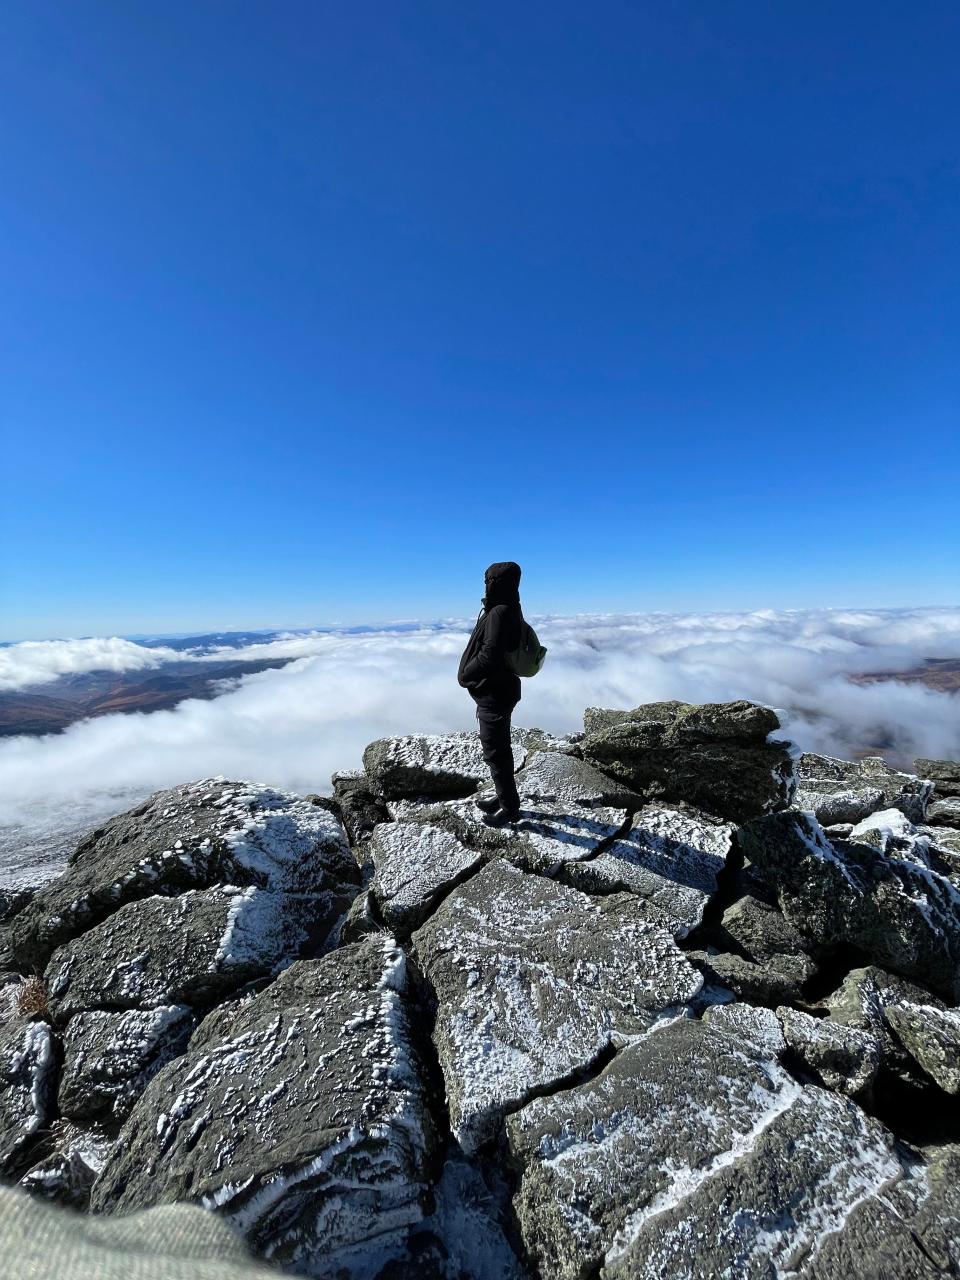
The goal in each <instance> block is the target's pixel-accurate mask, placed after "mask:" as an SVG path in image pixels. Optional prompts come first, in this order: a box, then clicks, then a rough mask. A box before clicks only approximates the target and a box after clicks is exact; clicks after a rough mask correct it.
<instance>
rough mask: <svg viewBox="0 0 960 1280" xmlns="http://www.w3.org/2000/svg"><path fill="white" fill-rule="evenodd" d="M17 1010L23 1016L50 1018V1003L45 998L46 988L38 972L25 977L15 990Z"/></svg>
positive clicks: (47, 1019)
mask: <svg viewBox="0 0 960 1280" xmlns="http://www.w3.org/2000/svg"><path fill="white" fill-rule="evenodd" d="M16 1001H17V1012H18V1013H19V1014H21V1016H22V1017H24V1018H44V1019H45V1020H46V1021H49V1020H50V1003H49V1001H48V999H47V988H46V987H45V986H44V985H43V979H42V978H41V977H40V976H39V975H38V974H32V975H31V976H30V977H29V978H25V979H24V982H23V986H22V987H21V988H20V990H19V991H18V992H17V995H16Z"/></svg>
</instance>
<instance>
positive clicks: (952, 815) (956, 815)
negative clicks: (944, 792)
mask: <svg viewBox="0 0 960 1280" xmlns="http://www.w3.org/2000/svg"><path fill="white" fill-rule="evenodd" d="M927 821H928V822H929V823H930V824H931V826H934V827H941V826H942V827H960V796H947V797H946V799H944V800H934V802H933V804H932V805H930V807H929V808H928V809H927Z"/></svg>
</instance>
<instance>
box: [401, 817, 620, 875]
mask: <svg viewBox="0 0 960 1280" xmlns="http://www.w3.org/2000/svg"><path fill="white" fill-rule="evenodd" d="M388 807H389V809H390V813H391V816H392V817H393V818H394V819H396V820H397V821H400V822H404V823H416V822H420V823H428V824H430V825H432V826H435V827H439V828H440V829H442V830H444V831H449V832H450V833H451V834H453V835H455V836H456V837H457V839H458V840H459V841H460V842H461V843H462V844H464V845H466V846H467V847H468V848H470V849H475V850H477V851H479V852H481V853H483V854H484V856H485V857H486V858H506V859H508V860H509V861H510V862H512V863H513V864H514V865H515V866H518V867H521V868H522V869H523V870H526V871H534V872H537V873H538V874H540V875H549V876H552V875H556V874H557V872H558V871H559V870H560V869H561V867H564V866H566V865H567V864H569V863H571V862H579V861H581V860H582V859H585V858H590V857H592V856H593V855H594V854H595V853H596V851H597V849H598V847H599V846H600V845H601V844H603V843H604V842H609V841H611V840H612V839H613V837H614V836H616V835H617V834H619V832H620V831H621V829H622V828H623V826H624V825H625V823H626V821H627V812H626V810H625V809H609V808H606V807H600V806H595V807H581V806H580V805H577V804H561V803H558V802H556V801H552V800H537V801H530V800H524V799H521V805H520V817H519V819H518V820H517V821H516V822H513V823H511V824H510V825H509V826H507V827H502V828H498V827H488V826H487V825H486V824H485V823H484V821H483V815H482V813H481V811H480V810H479V809H478V808H477V807H476V805H475V804H474V803H473V801H472V800H446V801H442V802H440V803H437V802H435V801H417V800H394V801H391V802H390V804H389V806H388Z"/></svg>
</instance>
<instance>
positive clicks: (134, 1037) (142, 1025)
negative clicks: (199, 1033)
mask: <svg viewBox="0 0 960 1280" xmlns="http://www.w3.org/2000/svg"><path fill="white" fill-rule="evenodd" d="M194 1021H195V1020H194V1017H193V1015H192V1013H191V1011H190V1010H189V1009H188V1008H187V1007H186V1006H185V1005H166V1006H161V1007H160V1008H158V1009H149V1010H144V1011H141V1010H139V1009H128V1010H126V1011H125V1012H123V1013H107V1012H102V1011H99V1010H96V1011H93V1012H89V1013H77V1014H75V1015H74V1016H73V1017H72V1018H71V1019H70V1021H69V1023H68V1024H67V1027H66V1030H65V1031H64V1033H63V1069H62V1072H61V1075H60V1092H59V1098H58V1100H59V1106H60V1113H61V1115H64V1116H68V1117H69V1118H70V1119H71V1120H76V1121H82V1122H86V1123H88V1124H89V1123H90V1122H91V1121H102V1122H104V1123H108V1124H121V1123H122V1122H123V1121H124V1120H125V1119H126V1117H127V1115H128V1114H129V1112H130V1109H131V1108H132V1106H133V1104H134V1103H135V1102H136V1100H137V1099H138V1098H139V1097H140V1095H141V1093H143V1091H144V1089H145V1088H146V1086H147V1085H148V1084H149V1082H150V1081H151V1080H152V1079H153V1077H154V1076H155V1075H156V1074H157V1072H158V1071H159V1070H160V1068H161V1067H163V1066H165V1065H166V1064H167V1063H168V1062H169V1061H171V1059H173V1058H175V1057H177V1056H178V1055H179V1054H181V1053H182V1052H183V1050H184V1049H185V1048H186V1044H187V1040H188V1039H189V1038H190V1033H191V1031H192V1030H193V1027H194Z"/></svg>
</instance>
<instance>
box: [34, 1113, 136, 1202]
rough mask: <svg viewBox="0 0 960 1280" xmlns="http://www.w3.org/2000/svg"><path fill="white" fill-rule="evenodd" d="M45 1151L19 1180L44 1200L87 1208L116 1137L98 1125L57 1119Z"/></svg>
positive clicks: (46, 1140)
mask: <svg viewBox="0 0 960 1280" xmlns="http://www.w3.org/2000/svg"><path fill="white" fill-rule="evenodd" d="M43 1145H44V1148H45V1150H44V1154H43V1156H42V1157H41V1158H40V1159H39V1160H38V1161H37V1163H36V1164H34V1165H32V1166H31V1168H30V1169H28V1170H27V1172H26V1173H25V1174H24V1175H23V1177H22V1178H21V1179H20V1181H19V1183H18V1184H17V1185H18V1186H19V1187H21V1188H22V1189H23V1190H24V1191H28V1192H29V1193H30V1194H31V1195H32V1196H36V1197H37V1198H38V1199H41V1200H51V1201H53V1202H54V1203H56V1204H63V1205H69V1206H70V1207H71V1208H74V1209H86V1208H87V1205H88V1204H89V1201H90V1189H91V1187H92V1186H93V1184H94V1182H95V1180H96V1178H97V1175H98V1174H99V1172H100V1170H101V1169H102V1168H103V1166H104V1163H105V1161H106V1158H107V1154H108V1152H109V1151H110V1148H111V1147H112V1146H113V1139H112V1138H110V1137H108V1136H107V1135H106V1134H105V1133H104V1132H102V1131H100V1130H96V1129H93V1130H91V1129H87V1128H80V1127H79V1126H77V1125H75V1124H73V1123H71V1121H69V1120H56V1121H54V1123H53V1124H52V1125H51V1126H50V1129H49V1131H48V1133H47V1135H46V1138H45V1141H44V1144H43Z"/></svg>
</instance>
